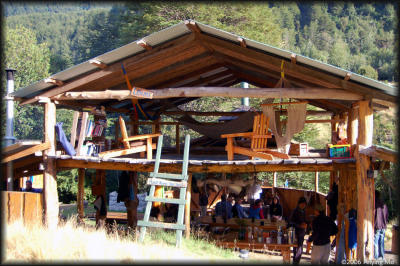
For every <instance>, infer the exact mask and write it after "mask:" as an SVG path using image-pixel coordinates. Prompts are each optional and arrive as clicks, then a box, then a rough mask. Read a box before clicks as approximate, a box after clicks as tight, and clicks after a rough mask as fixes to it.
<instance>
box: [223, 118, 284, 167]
mask: <svg viewBox="0 0 400 266" xmlns="http://www.w3.org/2000/svg"><path fill="white" fill-rule="evenodd" d="M268 126H269V118H267V117H265V115H264V114H263V113H261V114H258V115H256V116H254V122H253V131H252V132H243V133H232V134H223V135H221V138H227V140H226V142H227V144H226V146H225V150H226V151H227V153H228V160H229V161H232V160H233V158H234V154H235V153H236V154H242V155H247V156H249V157H250V159H252V160H253V159H254V158H256V157H258V158H262V159H266V160H273V156H276V157H278V158H282V159H289V156H288V155H287V154H284V153H280V152H277V151H273V150H270V149H268V148H267V140H268V138H271V137H272V134H271V133H270V132H268ZM235 137H242V138H248V139H250V140H251V144H250V148H246V147H241V146H239V145H237V144H236V142H235V140H234V139H235ZM234 143H235V144H234Z"/></svg>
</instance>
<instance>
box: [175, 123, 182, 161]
mask: <svg viewBox="0 0 400 266" xmlns="http://www.w3.org/2000/svg"><path fill="white" fill-rule="evenodd" d="M179 138H180V136H179V124H177V125H175V143H176V144H175V145H176V153H177V154H180V153H181V146H180V144H181V143H180V140H179Z"/></svg>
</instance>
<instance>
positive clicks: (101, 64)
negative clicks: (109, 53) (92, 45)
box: [89, 59, 107, 69]
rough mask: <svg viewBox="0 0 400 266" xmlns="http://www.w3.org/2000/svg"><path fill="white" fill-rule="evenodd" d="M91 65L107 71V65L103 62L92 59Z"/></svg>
mask: <svg viewBox="0 0 400 266" xmlns="http://www.w3.org/2000/svg"><path fill="white" fill-rule="evenodd" d="M89 63H90V64H92V65H95V66H97V67H98V68H101V69H105V68H106V67H107V65H106V64H104V63H103V62H101V61H100V60H97V59H91V60H89Z"/></svg>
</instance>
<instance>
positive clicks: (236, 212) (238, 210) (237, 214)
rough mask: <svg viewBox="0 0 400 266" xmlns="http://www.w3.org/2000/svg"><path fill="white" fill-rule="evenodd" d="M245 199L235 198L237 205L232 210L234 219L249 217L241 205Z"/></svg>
mask: <svg viewBox="0 0 400 266" xmlns="http://www.w3.org/2000/svg"><path fill="white" fill-rule="evenodd" d="M242 202H243V199H242V198H240V197H236V198H235V205H233V208H232V217H234V218H247V217H248V215H247V213H246V212H245V211H244V209H243V207H242V206H241V205H240V204H242Z"/></svg>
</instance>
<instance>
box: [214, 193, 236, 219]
mask: <svg viewBox="0 0 400 266" xmlns="http://www.w3.org/2000/svg"><path fill="white" fill-rule="evenodd" d="M215 215H216V216H222V218H224V219H230V218H232V204H231V203H230V202H229V201H227V200H226V194H222V195H221V201H220V202H218V203H217V204H216V205H215Z"/></svg>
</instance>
